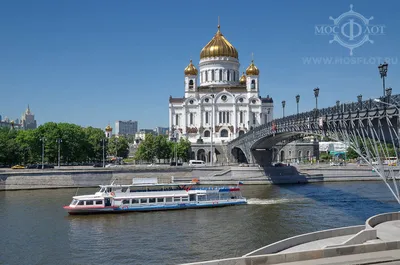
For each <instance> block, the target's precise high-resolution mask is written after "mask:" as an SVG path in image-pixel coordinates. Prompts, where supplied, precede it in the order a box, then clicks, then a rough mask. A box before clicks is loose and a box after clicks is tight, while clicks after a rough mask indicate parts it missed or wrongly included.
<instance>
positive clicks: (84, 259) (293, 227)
mask: <svg viewBox="0 0 400 265" xmlns="http://www.w3.org/2000/svg"><path fill="white" fill-rule="evenodd" d="M241 187H242V190H243V194H244V196H246V197H247V198H248V199H249V204H248V205H242V206H233V207H225V208H214V209H193V210H181V211H164V212H149V213H127V214H115V215H92V216H69V215H68V214H66V213H65V212H64V210H63V209H62V206H63V205H65V204H69V202H70V200H71V197H72V196H73V195H75V193H76V192H77V190H76V189H60V190H34V191H7V192H0V231H1V233H0V234H1V240H0V249H1V252H0V264H180V263H185V262H194V261H202V260H209V259H216V258H227V257H234V256H238V255H243V254H246V253H248V252H250V251H252V250H254V249H257V248H259V247H262V246H264V245H266V244H269V243H272V242H275V241H277V240H281V239H284V238H286V237H290V236H295V235H298V234H302V233H307V232H312V231H317V230H321V229H329V228H334V227H340V226H349V225H358V224H363V223H364V221H365V219H367V218H368V217H370V216H371V215H374V214H378V213H383V212H388V211H398V210H399V209H400V206H399V205H398V204H397V203H396V201H395V200H394V198H393V197H392V195H391V194H390V193H389V191H388V190H387V188H386V187H385V186H384V184H383V182H340V183H320V184H306V185H284V186H241ZM95 190H96V189H79V190H78V194H87V193H93V192H94V191H95Z"/></svg>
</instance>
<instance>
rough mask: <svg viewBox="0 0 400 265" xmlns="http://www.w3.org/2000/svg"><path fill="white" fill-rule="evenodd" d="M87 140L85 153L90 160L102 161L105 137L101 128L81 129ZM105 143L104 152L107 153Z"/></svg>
mask: <svg viewBox="0 0 400 265" xmlns="http://www.w3.org/2000/svg"><path fill="white" fill-rule="evenodd" d="M83 131H84V133H85V137H86V140H87V143H88V145H87V150H86V152H87V155H88V158H89V160H90V161H102V159H103V139H104V138H105V135H104V132H103V130H102V129H99V128H93V127H87V128H84V129H83ZM107 147H108V146H107V143H105V145H104V148H105V150H104V153H105V154H107Z"/></svg>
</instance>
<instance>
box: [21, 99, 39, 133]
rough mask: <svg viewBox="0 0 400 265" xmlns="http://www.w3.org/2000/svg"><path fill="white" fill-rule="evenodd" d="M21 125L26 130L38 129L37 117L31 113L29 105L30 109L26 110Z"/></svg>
mask: <svg viewBox="0 0 400 265" xmlns="http://www.w3.org/2000/svg"><path fill="white" fill-rule="evenodd" d="M21 125H22V128H23V129H25V130H28V129H36V127H37V125H36V120H35V115H34V114H33V113H32V112H31V110H30V108H29V105H28V108H27V109H26V111H25V113H24V114H22V117H21Z"/></svg>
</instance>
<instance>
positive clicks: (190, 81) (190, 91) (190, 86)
mask: <svg viewBox="0 0 400 265" xmlns="http://www.w3.org/2000/svg"><path fill="white" fill-rule="evenodd" d="M184 73H185V98H188V97H190V96H193V95H194V94H195V93H196V91H197V69H196V67H195V66H194V65H193V63H192V60H190V63H189V65H188V66H187V67H186V68H185V70H184Z"/></svg>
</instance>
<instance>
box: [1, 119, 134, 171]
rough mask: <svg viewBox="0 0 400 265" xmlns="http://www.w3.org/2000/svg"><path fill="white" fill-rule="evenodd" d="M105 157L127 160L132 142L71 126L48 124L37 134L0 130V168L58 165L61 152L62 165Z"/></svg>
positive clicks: (90, 128) (94, 130)
mask: <svg viewBox="0 0 400 265" xmlns="http://www.w3.org/2000/svg"><path fill="white" fill-rule="evenodd" d="M103 142H104V152H105V156H107V155H112V156H118V157H127V156H128V153H129V146H128V141H127V140H126V139H125V138H124V137H118V138H116V137H115V136H113V137H111V138H110V139H105V135H104V131H103V130H102V129H98V128H93V127H86V128H83V127H81V126H79V125H75V124H70V123H55V122H48V123H45V124H43V125H40V126H39V127H38V128H36V129H34V130H14V129H10V128H0V164H2V165H15V164H23V165H27V164H36V163H41V161H42V148H43V146H42V144H44V152H43V154H44V162H45V163H50V164H57V162H58V148H60V161H61V164H71V163H76V162H77V163H82V162H99V161H102V159H103Z"/></svg>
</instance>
